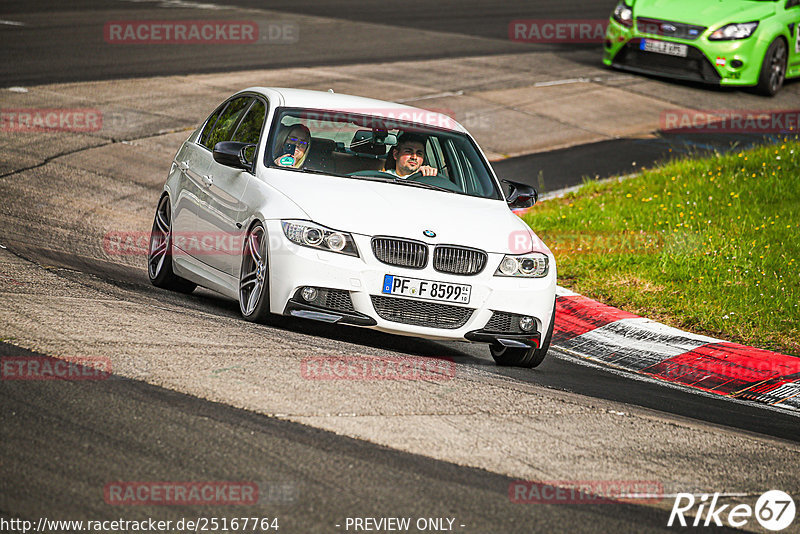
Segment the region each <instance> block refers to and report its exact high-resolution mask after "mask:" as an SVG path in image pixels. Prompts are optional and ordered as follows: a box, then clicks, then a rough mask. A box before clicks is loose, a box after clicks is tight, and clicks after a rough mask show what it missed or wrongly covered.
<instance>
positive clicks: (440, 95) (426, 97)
mask: <svg viewBox="0 0 800 534" xmlns="http://www.w3.org/2000/svg"><path fill="white" fill-rule="evenodd" d="M463 95H464V91H455V92H453V91H445V92H443V93H434V94H432V95H423V96H415V97H414V98H403V99H400V100H396V102H397V103H398V104H405V103H407V102H419V101H420V100H431V99H433V98H445V97H449V96H463Z"/></svg>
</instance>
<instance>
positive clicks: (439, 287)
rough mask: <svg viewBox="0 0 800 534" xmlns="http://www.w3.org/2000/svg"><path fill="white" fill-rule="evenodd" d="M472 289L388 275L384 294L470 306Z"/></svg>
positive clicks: (384, 283)
mask: <svg viewBox="0 0 800 534" xmlns="http://www.w3.org/2000/svg"><path fill="white" fill-rule="evenodd" d="M471 289H472V286H468V285H466V284H451V283H448V282H435V281H433V280H420V279H419V278H408V277H405V276H394V275H391V274H387V275H386V276H384V277H383V290H382V293H384V294H386V295H400V296H403V297H413V298H418V299H426V300H440V301H444V302H457V303H458V304H469V296H470V291H471Z"/></svg>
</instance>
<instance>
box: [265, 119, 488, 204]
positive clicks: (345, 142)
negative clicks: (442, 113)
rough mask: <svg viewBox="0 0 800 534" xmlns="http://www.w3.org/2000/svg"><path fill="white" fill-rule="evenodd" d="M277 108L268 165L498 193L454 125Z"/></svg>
mask: <svg viewBox="0 0 800 534" xmlns="http://www.w3.org/2000/svg"><path fill="white" fill-rule="evenodd" d="M275 113H276V115H275V120H274V121H273V127H272V131H271V132H270V138H269V142H268V148H267V151H266V154H265V161H264V164H265V165H267V166H270V167H280V168H285V169H292V170H296V171H299V172H309V173H314V174H317V173H325V174H329V175H333V176H340V177H342V178H346V179H361V180H370V181H382V182H391V183H399V184H402V185H408V186H413V187H419V188H425V189H431V190H439V191H447V192H451V193H457V194H462V195H469V196H475V197H481V198H491V199H496V200H501V199H502V198H503V197H502V194H501V192H500V190H499V188H498V186H497V183H496V182H495V180H494V178H493V177H492V173H491V170H490V169H489V166H488V163H487V162H486V160H485V159H484V158H483V157H482V155H481V154H480V152H479V151H478V149H477V148H476V146H475V144H474V142H473V141H472V140H471V139H470V138H469V137H468V136H467V135H465V134H462V133H459V132H457V131H453V130H448V129H444V128H442V129H439V128H432V127H429V126H424V125H420V124H418V123H411V122H405V121H400V120H395V119H390V118H386V117H380V116H374V115H366V114H361V113H351V112H340V111H324V110H312V109H301V108H278V109H277V110H276V111H275ZM401 150H402V151H403V154H400V151H401ZM411 152H415V154H414V155H413V156H410V155H409V154H410V153H411ZM398 157H399V158H400V161H399V162H398V160H397V158H398Z"/></svg>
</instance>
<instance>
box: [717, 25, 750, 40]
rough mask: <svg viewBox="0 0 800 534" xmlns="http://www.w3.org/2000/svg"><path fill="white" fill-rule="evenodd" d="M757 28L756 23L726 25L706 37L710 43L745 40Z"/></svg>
mask: <svg viewBox="0 0 800 534" xmlns="http://www.w3.org/2000/svg"><path fill="white" fill-rule="evenodd" d="M756 28H758V22H746V23H744V24H726V25H725V26H723V27H722V28H720V29H718V30H717V31H715V32H714V33H712V34H711V35H709V36H708V39H709V40H710V41H733V40H735V39H747V38H748V37H750V36H751V35H753V32H754V31H756Z"/></svg>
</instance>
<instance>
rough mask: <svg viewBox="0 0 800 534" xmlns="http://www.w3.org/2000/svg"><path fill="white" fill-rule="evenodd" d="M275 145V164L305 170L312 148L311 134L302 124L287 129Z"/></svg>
mask: <svg viewBox="0 0 800 534" xmlns="http://www.w3.org/2000/svg"><path fill="white" fill-rule="evenodd" d="M279 141H280V142H279V143H276V144H275V152H276V155H277V157H276V158H275V164H276V165H279V166H281V167H291V168H293V169H301V168H303V164H304V163H305V162H306V156H307V155H308V150H309V148H310V146H311V132H310V131H309V129H308V128H306V127H305V126H304V125H302V124H295V125H294V126H291V127H290V128H288V129H286V131H285V132H284V133H283V137H282V139H281V138H279Z"/></svg>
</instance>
